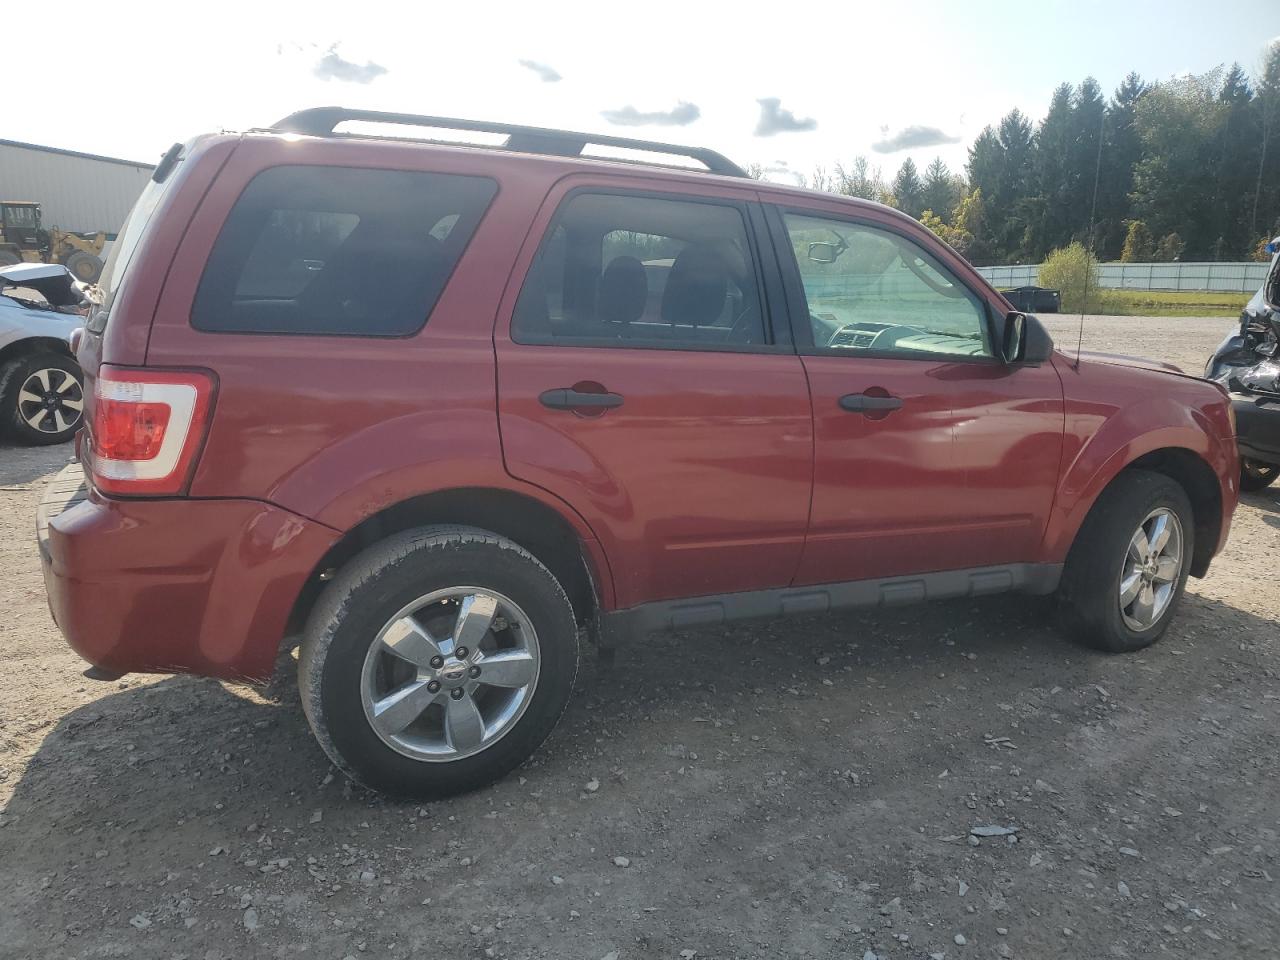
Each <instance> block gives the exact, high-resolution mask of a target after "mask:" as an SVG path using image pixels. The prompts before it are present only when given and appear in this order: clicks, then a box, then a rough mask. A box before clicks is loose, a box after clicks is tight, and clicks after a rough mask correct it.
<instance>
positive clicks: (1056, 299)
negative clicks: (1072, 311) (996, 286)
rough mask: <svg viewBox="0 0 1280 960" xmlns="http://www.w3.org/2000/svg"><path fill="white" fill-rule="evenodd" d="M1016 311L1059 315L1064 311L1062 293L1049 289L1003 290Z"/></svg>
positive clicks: (1015, 288) (1017, 288) (1022, 288)
mask: <svg viewBox="0 0 1280 960" xmlns="http://www.w3.org/2000/svg"><path fill="white" fill-rule="evenodd" d="M1000 292H1001V293H1003V294H1004V297H1005V299H1006V300H1008V301H1009V302H1010V303H1011V304H1013V306H1014V308H1015V309H1018V310H1022V311H1025V312H1026V313H1058V312H1059V311H1061V310H1062V291H1061V290H1050V289H1049V288H1048V287H1014V288H1013V289H1012V290H1001V291H1000Z"/></svg>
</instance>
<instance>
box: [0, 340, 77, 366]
mask: <svg viewBox="0 0 1280 960" xmlns="http://www.w3.org/2000/svg"><path fill="white" fill-rule="evenodd" d="M42 350H50V351H52V352H54V353H60V354H62V355H63V356H64V357H70V358H71V359H72V360H74V359H75V355H74V354H73V353H72V352H71V347H70V345H68V343H67V341H66V340H60V339H58V338H57V337H23V338H22V339H21V340H14V341H12V342H11V343H6V344H5V345H4V346H3V347H0V367H4V366H5V365H6V364H8V363H10V362H12V361H14V360H17V359H18V358H19V357H25V356H28V355H30V354H33V353H39V352H40V351H42Z"/></svg>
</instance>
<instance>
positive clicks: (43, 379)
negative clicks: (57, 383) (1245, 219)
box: [35, 370, 50, 393]
mask: <svg viewBox="0 0 1280 960" xmlns="http://www.w3.org/2000/svg"><path fill="white" fill-rule="evenodd" d="M35 377H36V379H37V380H39V381H40V386H42V387H44V390H45V392H46V393H48V392H49V389H50V388H49V371H48V370H37V371H36V373H35Z"/></svg>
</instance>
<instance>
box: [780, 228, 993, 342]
mask: <svg viewBox="0 0 1280 960" xmlns="http://www.w3.org/2000/svg"><path fill="white" fill-rule="evenodd" d="M786 223H787V232H788V234H789V236H790V239H791V247H792V249H793V251H794V252H795V255H796V262H797V263H798V264H799V267H800V279H801V281H802V282H803V284H804V292H805V297H806V298H807V300H808V302H809V325H810V328H811V329H812V331H813V342H814V345H815V346H817V347H830V348H833V349H841V350H850V351H857V350H874V351H877V352H884V353H891V354H901V355H903V356H919V355H921V354H958V355H963V356H991V355H992V353H991V348H990V344H989V342H988V332H987V324H986V311H985V310H984V308H983V305H982V302H981V301H980V300H979V299H978V298H977V297H976V296H974V295H973V294H972V293H971V292H970V291H969V289H968V288H967V287H965V286H964V285H963V284H962V283H960V281H959V280H957V279H956V278H955V277H954V276H953V275H952V274H951V273H950V271H948V270H947V268H946V267H944V266H943V265H942V264H941V263H939V262H938V261H937V260H936V259H934V257H933V256H932V255H931V254H929V253H927V252H926V251H925V250H924V248H923V247H920V246H918V245H917V244H916V243H915V242H914V241H911V240H909V239H907V238H906V237H903V236H900V235H899V234H896V233H892V232H890V231H888V230H879V229H876V228H875V227H869V226H864V225H860V224H854V223H848V222H846V221H840V220H827V219H823V218H820V217H809V216H799V215H794V214H788V215H787V216H786Z"/></svg>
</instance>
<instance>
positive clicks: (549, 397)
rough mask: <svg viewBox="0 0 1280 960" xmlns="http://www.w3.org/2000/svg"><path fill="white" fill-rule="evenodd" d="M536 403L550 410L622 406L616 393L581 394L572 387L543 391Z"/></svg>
mask: <svg viewBox="0 0 1280 960" xmlns="http://www.w3.org/2000/svg"><path fill="white" fill-rule="evenodd" d="M538 402H539V403H541V404H542V405H543V406H544V407H550V408H551V409H552V410H581V409H587V408H590V409H592V410H608V409H610V408H612V407H620V406H622V395H621V394H618V393H583V392H582V391H581V390H574V389H573V388H572V387H557V388H556V389H554V390H544V391H543V392H542V393H541V394H539V396H538Z"/></svg>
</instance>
